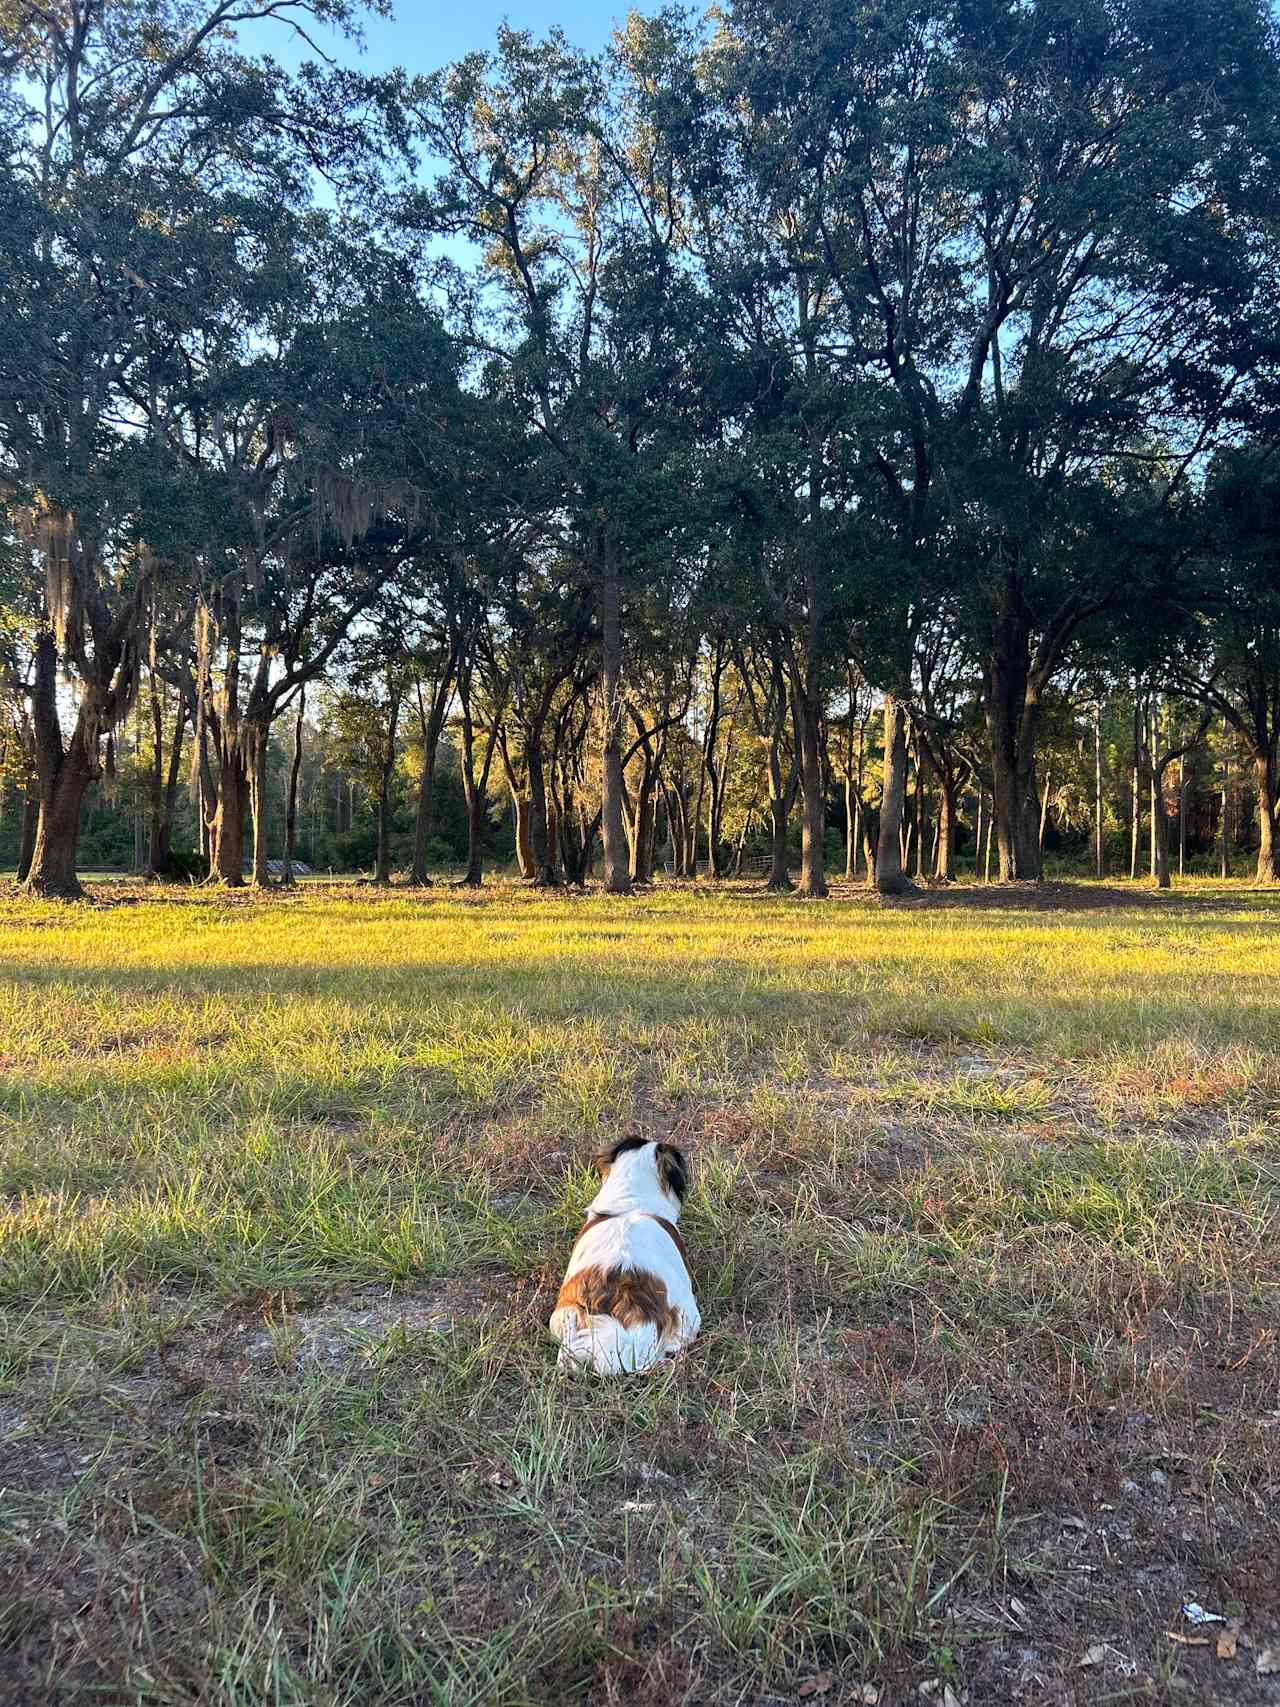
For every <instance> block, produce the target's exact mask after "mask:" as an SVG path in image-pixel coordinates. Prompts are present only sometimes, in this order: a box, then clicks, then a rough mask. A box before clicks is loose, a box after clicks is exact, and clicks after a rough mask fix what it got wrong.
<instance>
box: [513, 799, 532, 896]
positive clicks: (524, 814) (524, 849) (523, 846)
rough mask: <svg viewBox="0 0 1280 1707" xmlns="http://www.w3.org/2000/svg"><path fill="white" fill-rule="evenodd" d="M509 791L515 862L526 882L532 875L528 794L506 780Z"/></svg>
mask: <svg viewBox="0 0 1280 1707" xmlns="http://www.w3.org/2000/svg"><path fill="white" fill-rule="evenodd" d="M507 786H508V788H509V789H510V791H511V817H512V822H513V824H514V827H515V838H516V864H517V866H519V868H520V875H521V877H522V878H523V879H524V880H525V882H526V883H527V882H528V881H529V879H530V878H531V877H532V876H533V871H534V867H533V844H532V842H531V841H530V837H529V796H528V795H527V794H524V793H522V792H521V790H520V789H519V788H517V786H516V784H515V783H514V782H508V784H507Z"/></svg>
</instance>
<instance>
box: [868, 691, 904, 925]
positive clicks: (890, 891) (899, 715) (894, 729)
mask: <svg viewBox="0 0 1280 1707" xmlns="http://www.w3.org/2000/svg"><path fill="white" fill-rule="evenodd" d="M906 794H907V716H906V711H905V708H904V707H903V705H902V703H901V701H900V700H898V699H897V698H896V697H895V696H894V695H893V694H888V693H887V694H886V695H885V696H884V791H883V797H882V799H881V802H880V839H879V846H878V849H877V852H876V888H877V889H878V890H879V892H880V893H881V894H882V895H908V894H910V893H911V887H912V886H911V881H910V879H909V878H908V877H907V874H906V872H905V870H904V869H903V857H902V817H903V806H904V803H905V801H906Z"/></svg>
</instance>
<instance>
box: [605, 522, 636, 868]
mask: <svg viewBox="0 0 1280 1707" xmlns="http://www.w3.org/2000/svg"><path fill="white" fill-rule="evenodd" d="M614 550H615V548H614V545H613V542H612V541H610V540H606V541H605V542H604V543H603V545H602V550H601V556H602V560H603V561H602V563H601V569H602V574H601V580H600V690H601V695H602V698H603V706H602V725H603V750H602V753H601V759H602V765H601V772H602V783H601V800H600V828H601V831H602V834H603V836H604V888H605V892H606V894H609V895H625V894H627V893H628V891H629V890H630V888H631V874H630V872H629V870H628V865H629V858H628V850H627V832H626V825H625V824H624V822H623V801H624V798H625V795H626V783H625V779H624V777H623V774H622V585H621V582H620V580H619V576H618V565H617V560H616V558H615V555H614Z"/></svg>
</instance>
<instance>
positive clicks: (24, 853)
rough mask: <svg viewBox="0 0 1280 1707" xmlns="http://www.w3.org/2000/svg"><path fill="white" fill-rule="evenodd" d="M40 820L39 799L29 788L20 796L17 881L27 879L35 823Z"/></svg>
mask: <svg viewBox="0 0 1280 1707" xmlns="http://www.w3.org/2000/svg"><path fill="white" fill-rule="evenodd" d="M39 822H40V800H39V796H38V795H37V794H36V793H35V791H34V790H29V791H28V792H27V793H26V794H24V795H23V797H22V830H21V833H20V835H19V839H18V870H17V879H18V882H19V883H25V882H26V881H27V875H28V873H29V872H30V870H31V856H32V854H34V852H35V850H36V825H37V824H38V823H39Z"/></svg>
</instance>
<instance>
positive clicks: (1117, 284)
mask: <svg viewBox="0 0 1280 1707" xmlns="http://www.w3.org/2000/svg"><path fill="white" fill-rule="evenodd" d="M718 55H719V59H720V62H721V69H720V71H719V80H720V86H721V87H725V86H728V87H729V88H730V89H731V90H735V91H740V92H741V94H742V101H741V103H740V105H742V106H745V107H746V108H747V110H748V111H749V113H750V115H751V125H750V143H751V151H752V155H753V159H754V162H755V166H754V170H755V172H756V175H757V179H758V183H759V188H760V194H761V196H762V198H767V202H766V205H768V206H769V207H770V208H771V209H775V210H781V209H784V208H785V209H786V210H788V217H789V218H790V219H791V220H792V221H793V222H794V229H795V238H794V240H793V244H792V247H793V249H794V250H795V252H796V254H797V255H798V256H799V255H802V256H803V257H804V258H805V260H804V267H803V269H801V268H800V267H799V265H797V264H793V266H792V271H793V274H794V275H795V276H796V277H797V278H801V277H806V278H811V279H820V280H823V281H825V289H826V290H827V291H828V292H833V293H835V295H836V296H837V298H838V314H837V313H836V312H834V311H832V312H831V313H830V315H829V318H830V321H831V326H830V330H829V331H828V332H827V334H826V336H825V338H824V345H825V349H826V352H827V353H826V361H825V366H826V370H827V372H828V373H829V374H830V376H831V382H832V383H841V384H844V385H847V386H850V387H852V388H854V389H855V392H856V403H855V406H854V409H852V410H851V411H850V418H851V420H853V421H854V424H853V425H852V426H851V428H850V430H849V438H850V441H851V445H852V447H853V452H854V454H855V455H856V456H857V457H858V458H859V460H860V462H861V464H862V467H863V469H864V471H865V475H866V480H865V482H864V489H865V490H866V491H867V493H868V494H871V493H872V492H874V490H875V489H876V488H877V486H878V491H879V496H878V500H877V499H874V498H871V499H870V501H871V502H873V503H874V504H875V507H876V509H877V511H878V512H879V515H880V517H881V519H882V521H883V523H884V525H885V526H886V527H888V528H889V529H891V530H892V532H893V535H894V545H895V551H894V559H895V562H896V568H897V575H898V577H899V578H907V579H908V580H910V579H911V578H915V579H917V580H922V579H923V575H924V571H925V564H926V562H927V558H928V555H929V553H930V549H931V547H932V546H933V545H934V544H935V543H936V542H937V540H938V539H939V538H940V537H942V536H943V535H944V534H945V533H946V532H947V531H948V530H954V532H955V537H956V539H957V540H958V542H959V544H960V546H961V551H960V554H959V555H958V559H957V563H956V568H957V573H958V574H959V576H960V577H961V578H962V580H963V581H964V582H967V583H968V584H969V587H970V591H971V593H972V595H973V599H974V602H975V604H976V605H978V606H980V607H981V609H982V611H983V613H984V615H983V627H982V631H981V633H980V634H979V635H978V636H977V640H978V643H979V644H980V645H981V648H982V652H983V654H984V676H985V683H986V687H985V692H986V701H987V715H988V721H989V725H990V744H991V758H992V764H993V771H994V780H995V812H996V824H997V833H998V839H999V844H1000V861H1001V874H1002V875H1003V876H1005V877H1036V876H1038V875H1039V870H1040V862H1039V846H1038V826H1037V824H1036V821H1035V820H1036V817H1037V814H1036V811H1035V807H1034V804H1033V797H1034V764H1035V737H1036V721H1037V706H1038V703H1039V699H1040V697H1041V695H1042V694H1043V691H1044V687H1045V684H1046V682H1047V680H1048V678H1049V676H1050V675H1051V674H1052V672H1053V670H1054V668H1055V667H1056V666H1057V665H1058V663H1059V662H1060V660H1061V657H1062V653H1063V649H1064V647H1065V645H1066V644H1067V642H1068V641H1069V639H1070V637H1071V635H1072V634H1073V632H1074V630H1075V628H1076V627H1077V626H1078V625H1079V624H1080V623H1081V622H1082V621H1085V620H1087V618H1088V617H1089V616H1090V615H1092V614H1093V613H1095V612H1096V611H1097V610H1099V609H1101V608H1104V607H1105V605H1106V603H1107V601H1108V598H1109V596H1110V593H1111V590H1112V588H1113V587H1114V585H1115V578H1116V577H1117V576H1123V575H1124V574H1125V573H1126V569H1125V567H1124V566H1122V565H1113V564H1108V563H1107V562H1106V561H1105V559H1102V558H1101V557H1100V556H1099V557H1097V558H1096V561H1095V564H1094V570H1093V573H1091V574H1090V575H1086V576H1085V577H1083V578H1079V579H1075V580H1073V581H1072V583H1071V585H1070V586H1068V587H1066V588H1064V589H1063V590H1062V592H1061V594H1060V595H1058V594H1056V593H1054V592H1051V591H1046V589H1044V588H1043V586H1042V584H1041V581H1040V579H1039V577H1038V575H1037V565H1038V564H1039V563H1040V562H1042V561H1044V559H1045V555H1046V554H1045V550H1044V541H1045V538H1046V534H1047V532H1048V531H1050V530H1051V529H1052V527H1053V526H1054V525H1055V523H1056V522H1057V521H1058V520H1059V517H1058V509H1059V504H1060V501H1061V497H1062V492H1063V487H1064V484H1065V483H1066V482H1068V481H1069V480H1070V479H1071V478H1072V476H1073V475H1074V474H1077V473H1079V471H1081V470H1083V469H1090V468H1096V467H1097V466H1098V464H1099V462H1100V460H1101V459H1104V458H1105V457H1106V456H1108V455H1109V454H1110V453H1111V452H1112V451H1114V450H1115V449H1117V448H1118V447H1121V446H1124V447H1128V446H1131V445H1132V444H1133V441H1134V439H1135V437H1137V436H1139V435H1140V433H1141V432H1143V431H1147V432H1150V431H1151V430H1152V428H1153V427H1155V426H1157V424H1158V427H1159V430H1161V431H1162V432H1163V433H1164V435H1165V437H1166V440H1167V442H1169V443H1172V444H1175V445H1176V446H1177V447H1178V448H1179V450H1180V451H1181V453H1182V454H1183V456H1184V457H1185V458H1186V459H1187V461H1188V462H1189V461H1190V459H1191V457H1192V456H1193V454H1194V453H1195V452H1197V451H1198V450H1200V449H1202V448H1203V446H1204V444H1205V443H1206V442H1208V439H1209V438H1210V436H1211V434H1212V432H1213V431H1214V430H1215V428H1216V427H1217V425H1218V423H1219V421H1220V420H1221V418H1222V416H1223V413H1224V409H1225V407H1226V404H1227V401H1228V400H1229V398H1230V396H1231V393H1232V391H1233V389H1234V387H1235V385H1236V384H1237V382H1238V379H1239V366H1238V358H1239V353H1240V348H1241V339H1242V327H1243V325H1244V323H1245V321H1246V320H1247V318H1248V315H1249V313H1250V312H1251V310H1254V309H1256V304H1255V303H1254V301H1253V297H1254V294H1255V291H1256V279H1257V273H1256V269H1254V268H1251V266H1250V248H1251V243H1252V242H1254V241H1255V239H1256V234H1257V229H1258V216H1259V214H1260V213H1262V212H1264V211H1265V208H1266V205H1267V197H1268V194H1269V179H1270V177H1271V175H1272V173H1271V167H1272V163H1273V161H1274V158H1275V113H1276V102H1275V91H1276V87H1277V85H1276V74H1275V69H1276V68H1275V51H1274V44H1273V42H1272V39H1271V33H1270V29H1269V25H1268V21H1267V18H1266V15H1265V13H1264V11H1263V9H1262V8H1261V7H1258V6H1249V5H1244V6H1241V5H1237V4H1235V0H1229V3H1228V0H1223V3H1222V4H1211V5H1206V6H1203V7H1196V8H1191V9H1186V10H1178V11H1177V12H1171V11H1170V9H1169V8H1168V7H1167V6H1166V5H1164V4H1161V3H1158V0H1144V3H1142V4H1139V5H1137V6H1132V5H1124V6H1121V5H1112V4H1108V3H1105V0H1098V3H1095V4H1093V5H1091V6H1089V7H1087V8H1083V9H1077V10H1076V11H1073V12H1070V13H1064V12H1063V10H1062V8H1061V7H1060V6H1057V5H1056V4H1048V3H1043V4H1041V3H1034V4H1030V5H1012V4H1006V3H1003V0H994V3H987V4H978V5H973V4H968V3H966V4H942V5H938V6H935V7H932V8H928V9H921V8H919V7H917V6H915V5H909V4H905V3H901V0H899V3H890V4H887V5H883V4H877V5H875V6H855V7H846V6H842V5H836V4H834V3H829V0H739V3H737V4H735V5H734V6H733V7H732V8H731V9H730V10H729V12H728V13H727V15H726V20H725V23H724V27H723V39H722V41H721V43H720V44H719V47H718ZM726 67H727V69H726ZM837 328H838V329H839V339H840V341H839V343H837V342H836V338H835V333H836V330H837ZM1050 555H1051V553H1050ZM935 561H936V558H935ZM1108 570H1110V571H1111V572H1112V574H1111V579H1110V580H1109V579H1108V575H1107V571H1108ZM905 602H906V603H909V601H905ZM893 650H894V652H896V656H897V659H898V667H897V673H896V675H894V674H893V673H890V674H888V675H887V677H886V682H885V686H886V691H887V696H888V697H887V702H886V709H887V711H889V712H890V714H891V715H890V718H889V739H888V741H887V743H886V748H887V751H886V763H887V766H888V770H887V774H886V788H885V819H886V821H885V822H884V823H883V824H882V836H881V852H882V858H883V857H885V856H888V857H889V859H890V860H891V859H892V842H893V835H892V822H893V817H894V816H895V814H894V813H893V812H891V811H890V810H889V809H890V807H894V806H896V802H897V799H898V797H899V793H900V782H901V774H902V764H903V762H904V759H903V749H902V741H901V736H900V734H899V730H898V721H897V717H896V715H894V714H893V708H894V707H895V705H896V702H897V701H898V700H899V699H900V698H902V697H903V696H906V695H907V694H909V691H910V684H909V674H908V671H909V658H910V647H909V645H908V644H907V642H906V637H905V636H902V637H901V638H900V641H899V644H898V645H897V646H896V648H894V649H893ZM890 656H892V654H891V655H890ZM896 875H897V874H890V873H885V874H881V873H878V877H879V879H880V881H881V882H882V885H884V884H885V883H888V884H889V885H890V886H892V883H893V881H894V880H895V879H896Z"/></svg>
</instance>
